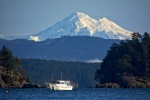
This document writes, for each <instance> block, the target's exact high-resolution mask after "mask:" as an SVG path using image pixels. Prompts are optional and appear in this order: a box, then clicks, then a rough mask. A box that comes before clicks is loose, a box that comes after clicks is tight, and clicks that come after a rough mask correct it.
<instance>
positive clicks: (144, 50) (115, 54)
mask: <svg viewBox="0 0 150 100" xmlns="http://www.w3.org/2000/svg"><path fill="white" fill-rule="evenodd" d="M95 78H96V80H98V81H99V82H100V83H103V84H105V83H117V84H119V85H120V86H121V87H150V35H149V34H148V33H147V32H145V33H144V35H140V34H139V33H133V34H132V40H127V41H121V42H120V44H113V45H112V46H111V47H110V50H109V51H108V53H107V55H106V57H105V58H104V60H103V62H102V64H101V68H100V69H99V70H97V71H96V76H95Z"/></svg>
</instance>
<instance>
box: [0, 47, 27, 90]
mask: <svg viewBox="0 0 150 100" xmlns="http://www.w3.org/2000/svg"><path fill="white" fill-rule="evenodd" d="M22 72H23V69H22V68H21V63H20V60H19V59H18V58H17V57H14V56H13V54H12V52H11V51H10V50H9V49H8V48H7V47H5V46H3V47H2V49H1V51H0V88H1V87H3V88H4V87H20V86H22V85H23V84H26V83H28V80H27V78H26V77H25V76H23V74H22Z"/></svg>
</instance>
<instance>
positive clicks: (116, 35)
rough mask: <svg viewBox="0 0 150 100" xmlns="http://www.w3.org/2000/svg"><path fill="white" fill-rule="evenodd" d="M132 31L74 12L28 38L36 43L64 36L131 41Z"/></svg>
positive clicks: (107, 21) (104, 18) (104, 19)
mask: <svg viewBox="0 0 150 100" xmlns="http://www.w3.org/2000/svg"><path fill="white" fill-rule="evenodd" d="M131 33H132V32H131V31H128V30H125V29H123V28H122V27H120V26H119V25H117V24H116V23H114V22H113V21H111V20H108V19H107V18H106V17H103V18H102V19H99V20H96V19H94V18H92V17H90V16H88V15H87V14H84V13H82V12H74V13H72V14H71V15H69V16H68V17H66V18H65V19H63V20H62V21H60V22H58V23H56V24H54V25H53V26H51V27H49V28H47V29H46V30H44V31H41V32H39V33H37V34H33V35H30V36H26V37H28V39H30V40H34V41H44V40H46V39H48V38H50V39H54V38H60V37H62V36H66V35H67V36H94V37H100V38H104V39H121V40H124V39H130V36H131Z"/></svg>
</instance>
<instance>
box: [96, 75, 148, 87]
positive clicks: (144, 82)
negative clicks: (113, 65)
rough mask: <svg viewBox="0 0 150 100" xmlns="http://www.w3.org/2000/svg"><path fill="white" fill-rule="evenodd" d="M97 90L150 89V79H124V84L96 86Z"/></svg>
mask: <svg viewBox="0 0 150 100" xmlns="http://www.w3.org/2000/svg"><path fill="white" fill-rule="evenodd" d="M96 88H150V81H149V78H145V77H124V78H123V82H122V83H120V84H117V83H103V84H100V83H99V84H96Z"/></svg>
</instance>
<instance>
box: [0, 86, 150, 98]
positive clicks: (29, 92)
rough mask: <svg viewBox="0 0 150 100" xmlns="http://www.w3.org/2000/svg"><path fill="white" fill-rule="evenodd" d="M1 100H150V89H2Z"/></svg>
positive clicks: (0, 91)
mask: <svg viewBox="0 0 150 100" xmlns="http://www.w3.org/2000/svg"><path fill="white" fill-rule="evenodd" d="M6 90H8V93H6V92H5V91H6ZM0 100H150V88H129V89H122V88H98V89H96V88H79V89H76V90H73V91H51V90H49V89H45V88H42V89H33V88H32V89H0Z"/></svg>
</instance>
